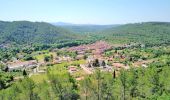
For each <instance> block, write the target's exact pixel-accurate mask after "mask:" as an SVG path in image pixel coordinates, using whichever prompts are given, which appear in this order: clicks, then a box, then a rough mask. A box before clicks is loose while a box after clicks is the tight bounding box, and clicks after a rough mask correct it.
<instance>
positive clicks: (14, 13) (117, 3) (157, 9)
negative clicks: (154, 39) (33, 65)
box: [0, 0, 170, 24]
mask: <svg viewBox="0 0 170 100" xmlns="http://www.w3.org/2000/svg"><path fill="white" fill-rule="evenodd" d="M0 20H2V21H20V20H28V21H39V22H41V21H43V22H68V23H75V24H125V23H137V22H148V21H161V22H170V0H0Z"/></svg>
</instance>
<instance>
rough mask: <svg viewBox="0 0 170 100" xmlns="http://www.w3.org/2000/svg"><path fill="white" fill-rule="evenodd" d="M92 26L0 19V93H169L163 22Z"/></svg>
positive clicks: (75, 99)
mask: <svg viewBox="0 0 170 100" xmlns="http://www.w3.org/2000/svg"><path fill="white" fill-rule="evenodd" d="M76 27H78V30H76V29H77V28H76ZM89 27H91V29H93V30H94V31H92V30H91V29H89ZM96 27H97V26H95V27H94V26H90V25H88V28H87V26H81V27H80V26H73V27H72V26H62V27H61V26H54V25H51V24H49V23H44V22H27V21H21V22H20V21H19V22H3V21H1V22H0V34H1V38H0V43H1V44H0V61H1V62H0V76H1V77H0V99H2V98H3V99H2V100H19V99H21V98H22V99H24V100H27V99H30V100H58V99H59V100H80V99H81V100H87V98H89V100H97V99H98V100H105V99H106V100H113V99H116V100H117V99H123V98H126V99H127V100H136V99H155V98H159V99H160V100H161V99H162V98H169V86H170V84H169V81H170V77H169V75H170V74H169V71H170V69H169V66H170V61H169V59H170V45H169V43H170V41H169V39H170V30H169V29H170V24H169V23H166V22H146V23H136V24H126V25H118V26H114V25H113V27H112V26H100V27H102V28H101V29H98V27H97V28H96ZM71 29H73V30H74V31H70V30H71ZM89 30H90V31H89ZM75 31H76V32H75ZM79 33H81V34H79ZM9 98H10V99H9ZM44 98H45V99H44Z"/></svg>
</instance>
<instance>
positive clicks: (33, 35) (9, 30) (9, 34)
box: [0, 21, 79, 45]
mask: <svg viewBox="0 0 170 100" xmlns="http://www.w3.org/2000/svg"><path fill="white" fill-rule="evenodd" d="M78 38H79V36H77V35H75V34H74V33H72V32H70V31H68V30H67V29H64V28H62V27H57V26H54V25H51V24H49V23H45V22H29V21H14V22H4V21H0V44H5V43H10V44H21V45H22V44H32V43H41V44H53V43H59V42H64V41H69V40H76V39H78Z"/></svg>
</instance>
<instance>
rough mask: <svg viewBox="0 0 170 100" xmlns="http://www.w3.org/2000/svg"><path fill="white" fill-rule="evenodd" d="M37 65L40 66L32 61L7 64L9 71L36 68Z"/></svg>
mask: <svg viewBox="0 0 170 100" xmlns="http://www.w3.org/2000/svg"><path fill="white" fill-rule="evenodd" d="M37 65H38V64H37V61H36V60H30V61H24V62H22V61H16V62H12V63H8V64H7V66H8V69H9V71H12V70H23V69H29V68H34V67H37Z"/></svg>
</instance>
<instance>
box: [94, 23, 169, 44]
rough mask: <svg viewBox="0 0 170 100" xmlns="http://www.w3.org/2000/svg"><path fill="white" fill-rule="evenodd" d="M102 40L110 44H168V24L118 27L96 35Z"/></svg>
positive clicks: (136, 24)
mask: <svg viewBox="0 0 170 100" xmlns="http://www.w3.org/2000/svg"><path fill="white" fill-rule="evenodd" d="M97 35H100V36H102V39H104V40H106V41H109V42H112V43H130V42H138V43H146V44H147V43H149V44H159V43H167V42H168V43H169V42H170V23H169V22H145V23H135V24H126V25H120V26H118V27H113V28H109V29H106V30H104V31H102V32H99V33H97Z"/></svg>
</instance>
